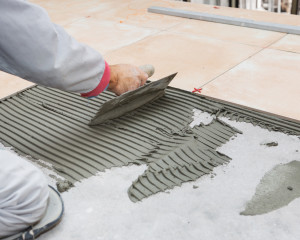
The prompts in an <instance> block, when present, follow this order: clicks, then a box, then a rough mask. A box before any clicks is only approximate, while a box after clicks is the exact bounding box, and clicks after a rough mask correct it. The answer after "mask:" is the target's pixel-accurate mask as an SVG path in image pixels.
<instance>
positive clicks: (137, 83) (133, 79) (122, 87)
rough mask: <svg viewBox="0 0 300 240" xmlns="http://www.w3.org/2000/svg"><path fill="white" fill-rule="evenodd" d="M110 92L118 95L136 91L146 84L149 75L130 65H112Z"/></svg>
mask: <svg viewBox="0 0 300 240" xmlns="http://www.w3.org/2000/svg"><path fill="white" fill-rule="evenodd" d="M109 67H110V81H109V86H108V90H109V91H111V92H114V93H115V94H116V95H118V96H119V95H121V94H122V93H125V92H127V91H132V90H135V89H137V88H139V87H141V86H143V85H144V84H145V82H146V81H147V79H148V74H147V73H145V72H143V71H142V70H141V69H139V68H138V67H136V66H133V65H129V64H117V65H110V66H109Z"/></svg>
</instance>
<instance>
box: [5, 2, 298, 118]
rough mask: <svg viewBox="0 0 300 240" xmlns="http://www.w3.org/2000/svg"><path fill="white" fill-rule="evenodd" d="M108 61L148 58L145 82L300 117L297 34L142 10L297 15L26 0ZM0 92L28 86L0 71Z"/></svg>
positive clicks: (290, 20)
mask: <svg viewBox="0 0 300 240" xmlns="http://www.w3.org/2000/svg"><path fill="white" fill-rule="evenodd" d="M32 2H34V3H36V4H39V5H41V6H42V7H44V8H46V10H47V11H48V13H49V15H50V17H51V18H52V20H53V21H54V22H55V23H57V24H60V25H62V26H64V27H65V28H66V30H67V31H68V32H69V33H70V34H71V35H72V36H74V37H75V38H76V39H77V40H79V41H81V42H83V43H86V44H88V45H90V46H92V47H93V48H95V49H96V50H98V51H99V52H101V53H102V54H103V55H104V57H105V59H106V60H107V61H108V63H109V64H117V63H131V64H136V65H142V64H145V63H151V64H153V65H155V67H156V73H155V75H154V76H153V77H152V79H153V80H155V79H158V78H160V77H164V76H165V75H167V74H170V73H173V72H178V76H177V77H176V79H175V80H174V81H173V83H172V84H171V85H172V86H174V87H178V88H182V89H185V90H188V91H192V90H193V88H194V87H200V86H201V87H203V92H202V93H203V94H204V95H208V96H212V97H215V98H220V99H223V100H227V101H230V102H234V103H238V104H242V105H245V106H249V107H252V108H255V109H259V110H263V111H267V112H271V113H274V114H278V115H282V116H285V117H289V118H293V119H297V120H300V109H299V108H298V103H299V102H300V94H299V91H298V89H299V87H300V81H298V80H299V74H300V70H299V68H298V66H299V65H300V47H299V46H300V44H299V41H300V36H296V35H291V34H284V33H278V32H271V31H264V30H258V29H251V28H243V27H237V26H230V25H225V24H217V23H210V22H204V21H198V20H190V19H184V18H177V17H171V16H163V15H158V14H151V13H147V8H148V7H149V6H165V7H172V8H177V9H186V10H193V11H201V12H208V13H214V14H219V15H226V16H234V17H242V18H248V19H252V20H258V21H266V22H274V23H281V24H291V25H296V26H300V17H299V16H292V15H280V14H276V13H269V12H258V11H249V10H243V9H232V8H226V7H220V8H219V9H215V8H213V6H209V5H201V4H190V3H183V2H174V1H163V0H131V1H130V0H129V1H128V0H115V1H111V0H92V1H84V0H76V1H74V0H64V1H59V0H51V1H43V0H32ZM0 83H1V86H2V87H1V89H0V98H1V97H4V96H7V95H8V94H11V93H13V92H15V91H18V90H21V89H23V88H24V87H27V86H30V85H31V83H28V82H26V81H24V80H20V79H18V78H16V77H14V76H10V75H8V74H6V73H2V72H1V73H0Z"/></svg>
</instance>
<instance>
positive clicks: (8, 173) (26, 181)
mask: <svg viewBox="0 0 300 240" xmlns="http://www.w3.org/2000/svg"><path fill="white" fill-rule="evenodd" d="M0 151H1V150H0ZM0 166H1V168H0V238H1V237H4V236H9V235H12V234H15V233H18V232H19V231H21V230H23V229H26V228H28V227H29V226H31V225H32V224H34V223H35V222H37V221H39V220H40V219H41V217H42V216H43V214H44V212H45V210H46V207H47V200H48V196H49V192H48V186H47V181H46V178H45V176H44V174H43V173H42V172H41V171H40V170H39V169H38V168H36V167H35V166H33V165H32V164H31V163H29V162H27V161H26V160H24V159H22V158H20V157H18V156H16V155H15V154H13V153H11V152H8V151H1V155H0Z"/></svg>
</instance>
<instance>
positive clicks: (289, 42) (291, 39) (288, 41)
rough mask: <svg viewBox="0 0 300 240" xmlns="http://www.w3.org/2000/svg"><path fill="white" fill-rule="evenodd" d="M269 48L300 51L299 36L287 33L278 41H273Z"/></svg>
mask: <svg viewBox="0 0 300 240" xmlns="http://www.w3.org/2000/svg"><path fill="white" fill-rule="evenodd" d="M271 48H274V49H279V50H283V51H289V52H296V53H300V36H299V35H293V34H288V35H286V36H285V37H284V38H282V39H281V40H279V41H278V42H276V43H274V44H273V45H272V46H271Z"/></svg>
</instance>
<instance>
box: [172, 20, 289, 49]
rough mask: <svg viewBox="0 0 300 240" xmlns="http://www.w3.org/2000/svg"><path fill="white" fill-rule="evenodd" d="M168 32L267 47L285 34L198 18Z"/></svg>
mask: <svg viewBox="0 0 300 240" xmlns="http://www.w3.org/2000/svg"><path fill="white" fill-rule="evenodd" d="M169 31H170V32H178V33H184V34H193V35H196V36H207V37H213V38H217V39H221V40H225V41H230V42H237V43H244V44H249V45H254V46H259V47H267V46H268V45H270V44H272V43H273V42H275V41H276V40H278V39H280V38H282V37H283V36H285V35H286V34H284V33H278V32H271V31H264V30H259V29H254V28H246V27H238V26H233V25H228V24H219V23H212V22H205V21H199V20H189V21H187V22H185V23H181V24H179V25H177V26H175V27H173V28H171V29H169Z"/></svg>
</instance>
